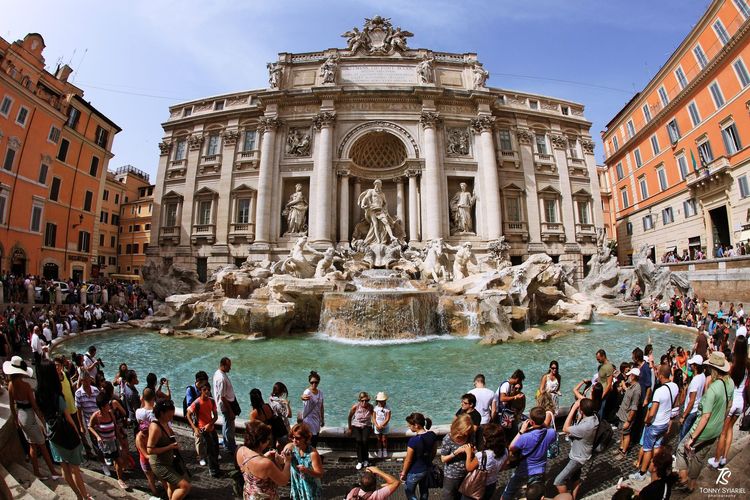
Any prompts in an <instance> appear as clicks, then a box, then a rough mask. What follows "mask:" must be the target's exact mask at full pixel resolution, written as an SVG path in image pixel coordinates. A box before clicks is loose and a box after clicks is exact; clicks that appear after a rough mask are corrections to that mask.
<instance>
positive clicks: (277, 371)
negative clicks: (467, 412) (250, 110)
mask: <svg viewBox="0 0 750 500" xmlns="http://www.w3.org/2000/svg"><path fill="white" fill-rule="evenodd" d="M588 327H589V328H590V329H591V331H590V332H585V333H573V334H568V335H565V336H562V337H559V338H554V339H552V340H550V341H548V342H542V343H511V344H501V345H497V346H483V345H479V344H478V342H477V340H470V339H468V340H467V339H457V338H452V337H432V338H430V339H429V340H426V341H424V342H417V343H393V344H377V343H376V344H372V343H370V344H352V343H343V342H336V341H332V340H331V339H329V338H328V337H326V336H324V335H313V336H299V337H290V338H284V339H271V340H236V341H215V340H210V341H208V340H200V339H195V338H174V337H163V336H161V335H159V334H158V333H154V332H145V331H138V330H123V331H116V332H107V333H103V334H97V335H87V336H83V337H78V338H73V339H71V340H69V341H67V342H65V343H63V344H62V345H61V346H60V347H59V348H58V349H57V351H64V352H66V353H69V352H71V351H76V352H83V351H85V350H86V348H87V347H88V346H89V345H91V344H94V345H96V346H97V350H98V355H99V356H100V357H101V358H102V360H103V361H104V363H105V364H106V369H105V372H106V373H107V375H108V378H109V379H111V378H112V377H113V376H114V374H115V372H116V370H117V366H118V365H119V363H120V362H126V363H128V366H130V367H131V368H133V369H135V370H136V371H137V372H138V374H139V378H140V386H139V389H142V388H143V386H145V383H146V374H147V373H148V372H154V373H156V375H157V376H158V377H167V378H168V379H169V380H170V384H171V387H172V390H173V391H174V392H175V393H179V394H176V395H175V396H173V399H175V401H176V402H177V405H178V406H180V405H181V403H182V398H183V396H184V393H185V387H186V386H187V385H188V384H191V383H192V382H193V381H194V374H195V372H196V371H198V370H205V371H206V372H208V373H209V375H212V374H213V372H214V371H215V370H216V368H217V367H218V364H219V359H220V358H221V357H223V356H228V357H230V358H231V359H232V371H231V372H230V377H231V379H232V382H233V384H234V387H235V392H236V393H237V395H238V397H239V401H240V404H241V406H242V408H243V412H242V413H243V415H242V416H243V417H247V415H248V409H249V407H250V398H249V396H248V393H249V391H250V389H252V388H254V387H257V388H259V389H260V390H261V391H262V392H263V396H264V397H265V398H266V399H267V398H268V396H269V395H270V392H271V387H272V386H273V384H274V382H276V381H282V382H284V383H285V384H286V386H287V387H288V388H289V392H290V401H291V402H292V411H293V412H294V414H295V415H296V412H297V411H298V410H299V409H301V402H300V400H299V396H300V395H301V394H302V391H303V390H304V389H305V387H307V375H308V373H309V371H310V370H316V371H318V372H319V373H320V375H321V378H322V380H321V385H320V387H321V389H322V390H323V393H324V395H325V408H326V424H327V425H343V424H345V422H346V417H347V414H348V410H349V408H350V407H351V405H352V404H354V402H355V400H356V397H357V393H358V392H359V391H361V390H364V391H368V392H369V393H370V396H371V397H372V398H373V402H374V399H375V394H376V393H377V392H378V391H386V392H387V393H388V394H389V396H390V399H389V405H390V407H391V409H392V411H393V420H392V421H393V422H394V423H395V424H396V425H398V426H402V425H403V419H404V417H405V416H406V415H408V414H409V413H411V412H412V411H421V412H423V413H425V414H426V415H428V416H430V417H432V418H433V420H434V421H436V422H450V420H451V417H452V415H453V414H454V413H455V411H456V409H457V408H458V406H459V401H460V397H461V395H462V394H463V393H464V392H466V391H468V390H469V389H471V388H472V380H473V378H474V375H476V374H477V373H484V375H485V377H487V381H488V383H487V385H488V387H490V388H491V389H493V390H495V389H497V386H498V385H499V383H500V382H502V381H503V380H505V379H507V378H508V376H510V374H511V373H512V372H513V370H515V369H516V368H521V369H523V370H524V372H525V373H526V377H527V378H526V383H525V392H526V394H528V395H530V396H531V399H533V394H534V393H535V391H536V389H537V387H538V385H539V380H540V378H541V376H542V374H543V373H544V372H545V371H546V370H547V366H548V365H549V362H550V361H551V360H553V359H555V360H558V362H559V363H560V370H561V375H562V377H563V384H562V385H563V398H562V404H566V403H570V401H571V399H572V389H573V387H574V385H575V384H576V383H577V382H578V381H580V380H581V379H582V378H590V377H591V376H592V375H593V373H594V371H595V370H596V367H597V363H596V359H595V356H594V354H595V353H596V351H597V350H598V349H600V348H602V349H605V350H606V351H607V354H608V357H609V359H610V360H612V361H613V362H614V363H615V364H616V365H619V363H620V362H621V361H629V360H630V353H631V351H632V350H633V348H635V347H638V346H640V347H641V348H643V346H644V345H645V344H646V343H647V342H648V340H649V338H650V339H651V340H652V343H653V344H654V347H655V352H656V353H661V352H665V350H666V348H667V347H668V346H669V345H670V344H674V345H683V346H685V347H686V348H689V347H690V346H691V345H692V341H693V335H692V334H687V333H682V332H680V331H674V330H668V329H662V328H655V327H652V326H651V325H650V324H649V323H646V322H643V323H642V322H638V321H631V320H613V319H606V320H598V321H596V322H595V323H593V324H591V325H588Z"/></svg>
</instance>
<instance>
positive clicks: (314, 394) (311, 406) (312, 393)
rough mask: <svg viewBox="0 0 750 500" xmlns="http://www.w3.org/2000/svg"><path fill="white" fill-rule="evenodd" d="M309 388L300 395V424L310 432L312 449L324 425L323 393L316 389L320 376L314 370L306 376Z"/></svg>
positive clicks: (316, 443)
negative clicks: (301, 403)
mask: <svg viewBox="0 0 750 500" xmlns="http://www.w3.org/2000/svg"><path fill="white" fill-rule="evenodd" d="M307 381H308V382H309V383H310V386H309V387H308V388H307V389H305V392H303V393H302V398H301V399H302V401H303V406H302V413H301V419H300V420H302V422H303V423H304V424H305V425H307V427H308V428H309V429H310V432H312V439H311V441H310V444H312V446H313V447H315V446H317V445H318V434H319V433H320V429H321V427H324V426H325V425H326V424H325V410H324V408H323V391H321V390H320V388H319V387H318V386H319V385H320V375H319V374H318V372H316V371H315V370H313V371H311V372H310V375H308V376H307Z"/></svg>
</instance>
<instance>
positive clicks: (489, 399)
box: [469, 373, 495, 425]
mask: <svg viewBox="0 0 750 500" xmlns="http://www.w3.org/2000/svg"><path fill="white" fill-rule="evenodd" d="M484 383H485V379H484V375H483V374H481V373H480V374H478V375H477V376H476V377H474V388H473V389H472V390H470V391H469V394H473V395H474V397H475V398H477V405H476V407H475V408H476V410H477V411H478V412H479V414H480V415H481V416H482V423H481V425H487V424H489V423H490V419H491V418H492V407H493V403H494V402H495V392H494V391H492V390H491V389H487V388H486V387H485V386H484Z"/></svg>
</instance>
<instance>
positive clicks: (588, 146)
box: [579, 137, 594, 155]
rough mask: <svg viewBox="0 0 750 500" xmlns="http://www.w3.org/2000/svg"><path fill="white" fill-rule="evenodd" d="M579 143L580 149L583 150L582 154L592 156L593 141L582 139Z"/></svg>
mask: <svg viewBox="0 0 750 500" xmlns="http://www.w3.org/2000/svg"><path fill="white" fill-rule="evenodd" d="M579 142H580V143H581V148H582V149H583V152H584V153H587V154H590V155H592V154H594V141H592V140H591V139H589V138H587V137H582V138H581V140H580V141H579Z"/></svg>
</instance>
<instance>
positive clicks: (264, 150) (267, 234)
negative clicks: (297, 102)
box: [255, 116, 281, 246]
mask: <svg viewBox="0 0 750 500" xmlns="http://www.w3.org/2000/svg"><path fill="white" fill-rule="evenodd" d="M279 126H281V120H279V119H278V118H277V117H275V116H263V117H261V119H260V129H261V130H262V131H263V132H262V133H263V138H262V141H263V143H262V144H261V147H260V166H259V170H260V172H259V174H258V211H257V213H256V218H255V243H257V244H260V245H266V246H267V245H269V244H270V242H271V217H272V215H271V195H272V191H273V170H274V158H273V156H274V155H273V153H274V146H275V144H276V129H277V128H279Z"/></svg>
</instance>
